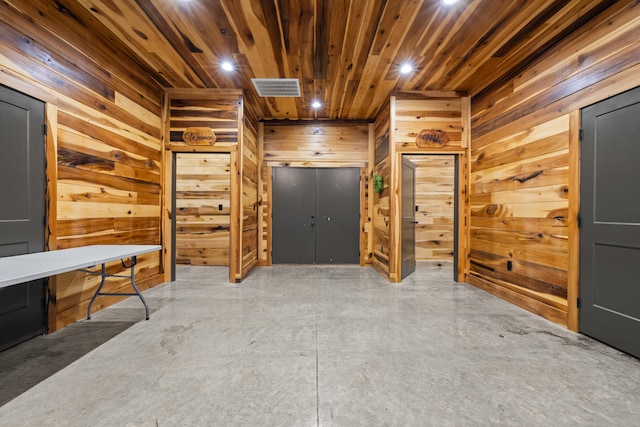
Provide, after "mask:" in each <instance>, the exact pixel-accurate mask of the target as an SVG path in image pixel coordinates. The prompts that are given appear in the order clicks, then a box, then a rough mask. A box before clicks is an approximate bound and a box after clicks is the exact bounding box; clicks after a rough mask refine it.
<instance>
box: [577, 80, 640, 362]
mask: <svg viewBox="0 0 640 427" xmlns="http://www.w3.org/2000/svg"><path fill="white" fill-rule="evenodd" d="M582 129H583V132H584V137H583V141H582V150H581V193H580V199H581V209H580V210H581V216H582V229H581V234H580V242H581V243H580V299H581V302H582V304H581V305H582V307H581V309H580V332H582V333H584V334H586V335H590V336H592V337H594V338H596V339H599V340H601V341H603V342H606V343H608V344H610V345H612V346H614V347H617V348H619V349H621V350H623V351H626V352H628V353H630V354H633V355H634V356H636V357H640V282H639V280H638V277H640V197H638V194H639V193H638V188H637V186H638V183H640V167H639V166H638V165H640V88H638V89H634V90H632V91H629V92H625V93H623V94H621V95H618V96H616V97H614V98H611V99H608V100H605V101H602V102H600V103H598V104H595V105H592V106H590V107H587V108H585V109H583V110H582Z"/></svg>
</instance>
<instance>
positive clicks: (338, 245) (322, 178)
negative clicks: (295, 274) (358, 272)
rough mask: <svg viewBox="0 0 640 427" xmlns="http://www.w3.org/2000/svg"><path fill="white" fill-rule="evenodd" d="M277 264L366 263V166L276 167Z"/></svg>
mask: <svg viewBox="0 0 640 427" xmlns="http://www.w3.org/2000/svg"><path fill="white" fill-rule="evenodd" d="M272 196H273V222H272V260H273V263H274V264H358V263H359V262H360V253H359V248H360V170H359V169H357V168H274V169H273V186H272Z"/></svg>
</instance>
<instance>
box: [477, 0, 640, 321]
mask: <svg viewBox="0 0 640 427" xmlns="http://www.w3.org/2000/svg"><path fill="white" fill-rule="evenodd" d="M638 34H640V3H638V2H630V1H624V2H617V3H616V4H614V5H613V6H611V7H610V8H609V9H607V10H606V11H605V12H604V13H602V14H600V15H599V16H598V17H597V18H595V19H594V20H593V21H591V22H589V23H588V24H587V25H585V26H583V27H581V28H580V29H578V30H577V31H575V32H574V33H573V34H571V35H570V36H569V37H568V38H567V39H565V40H564V41H563V42H562V43H560V44H558V45H556V46H555V47H554V48H553V49H552V50H550V51H548V52H546V53H545V54H544V55H542V56H541V57H540V58H538V59H537V60H536V61H534V62H533V63H532V64H531V65H530V66H528V67H527V68H526V69H523V70H521V71H520V72H519V73H518V75H514V76H511V77H510V78H509V79H505V80H503V81H498V82H496V83H495V84H493V85H492V86H491V87H490V88H489V89H488V90H485V91H483V92H481V93H479V94H477V95H476V96H474V97H473V102H472V150H471V184H472V186H471V201H472V205H473V206H472V207H473V212H472V216H471V227H472V240H471V263H472V264H471V272H470V273H471V274H470V278H469V281H470V283H472V284H474V285H476V286H479V287H481V288H483V289H485V290H487V291H489V292H492V293H494V294H496V295H498V296H501V297H502V298H505V299H507V300H509V301H512V302H514V303H516V304H518V305H520V306H522V307H524V308H526V309H528V310H530V311H532V312H535V313H537V314H539V315H541V316H544V317H546V318H548V319H550V320H552V321H554V322H556V323H559V324H561V325H567V326H568V327H569V328H571V329H573V330H577V328H578V324H577V321H578V310H577V307H576V298H577V296H578V269H579V265H578V263H579V254H578V238H579V230H578V226H577V215H578V210H579V138H578V132H579V127H580V123H579V109H580V108H582V107H585V106H587V105H589V104H592V103H594V102H597V101H599V100H602V99H604V98H607V97H609V96H612V95H615V94H617V93H620V92H623V91H625V90H628V89H631V88H633V87H635V86H638V85H640V38H639V37H638Z"/></svg>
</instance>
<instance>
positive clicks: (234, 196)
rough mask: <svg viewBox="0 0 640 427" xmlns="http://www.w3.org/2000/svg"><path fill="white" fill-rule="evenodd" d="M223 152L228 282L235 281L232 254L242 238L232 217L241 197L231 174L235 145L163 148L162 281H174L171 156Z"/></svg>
mask: <svg viewBox="0 0 640 427" xmlns="http://www.w3.org/2000/svg"><path fill="white" fill-rule="evenodd" d="M195 152H201V153H202V152H206V153H227V154H229V155H230V158H231V170H230V172H229V173H230V177H231V185H230V191H231V197H230V209H229V216H230V218H231V224H230V227H229V282H230V283H237V282H238V276H239V274H240V273H241V266H240V260H241V257H238V256H236V254H237V253H239V251H240V239H241V238H242V231H241V230H240V229H239V227H234V224H235V223H236V221H234V218H239V215H240V212H241V211H242V208H241V206H240V204H241V203H242V200H241V198H240V197H239V196H238V180H237V179H234V177H237V176H238V172H239V169H240V168H239V166H238V148H237V146H235V145H233V146H215V145H214V146H208V147H204V148H199V147H190V146H185V147H171V148H170V149H167V150H165V155H164V171H163V173H164V179H163V182H164V190H163V194H164V202H163V206H164V207H165V209H164V210H165V214H164V215H163V218H162V246H163V247H164V251H163V255H162V263H163V268H164V280H165V281H167V282H169V281H174V280H175V278H176V275H175V274H176V273H175V272H176V263H175V261H176V254H175V252H176V248H175V239H176V236H175V212H176V210H175V198H176V194H175V192H176V190H175V180H176V167H175V158H176V154H178V153H195Z"/></svg>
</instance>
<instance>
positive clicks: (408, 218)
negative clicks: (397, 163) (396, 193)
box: [401, 157, 416, 279]
mask: <svg viewBox="0 0 640 427" xmlns="http://www.w3.org/2000/svg"><path fill="white" fill-rule="evenodd" d="M415 177H416V165H415V164H414V163H413V162H412V161H411V160H409V159H406V158H404V157H403V158H402V267H401V268H402V271H401V275H402V278H403V279H404V278H405V277H407V276H408V275H410V274H411V273H413V272H414V271H415V270H416V215H415V186H416V178H415Z"/></svg>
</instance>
